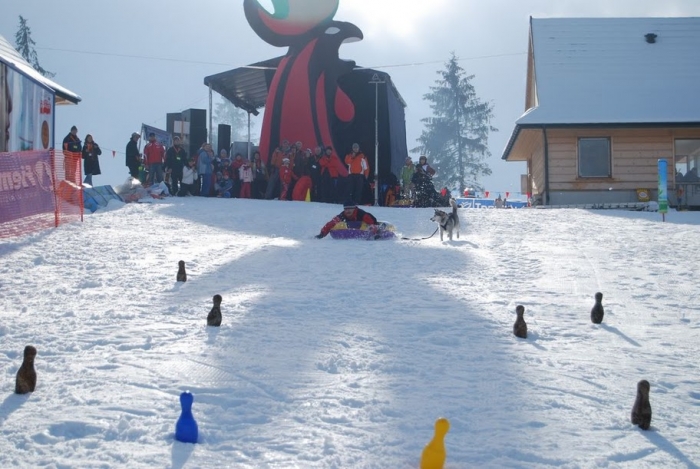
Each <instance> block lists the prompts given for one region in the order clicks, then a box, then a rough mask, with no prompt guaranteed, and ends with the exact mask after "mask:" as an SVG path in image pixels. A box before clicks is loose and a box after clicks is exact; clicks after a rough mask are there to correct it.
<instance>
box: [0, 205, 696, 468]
mask: <svg viewBox="0 0 700 469" xmlns="http://www.w3.org/2000/svg"><path fill="white" fill-rule="evenodd" d="M112 208H113V209H112V210H108V211H104V212H98V213H96V214H93V215H87V216H86V219H85V222H84V223H83V224H75V225H69V226H64V227H61V228H59V229H57V230H51V231H47V232H42V233H39V234H36V235H32V236H29V237H26V238H21V239H16V240H2V241H0V259H2V262H0V372H1V373H2V374H1V376H2V377H1V379H0V385H1V389H2V394H3V396H4V397H0V399H2V402H1V403H0V467H3V468H5V467H46V468H65V467H71V468H72V467H84V468H94V467H104V468H112V467H114V468H116V467H129V468H146V467H148V468H151V467H173V468H199V467H202V468H204V467H235V468H305V469H306V468H338V469H340V468H382V469H387V468H392V469H403V468H417V467H418V462H419V457H420V453H421V450H422V448H423V446H424V445H425V444H426V443H427V442H428V441H429V440H430V438H431V437H432V431H433V423H434V421H435V419H436V418H438V417H440V416H444V417H447V418H448V419H449V420H450V422H451V430H450V432H449V433H448V434H447V437H446V440H445V442H446V446H447V451H448V457H447V463H446V468H449V469H461V468H471V467H474V468H476V467H478V468H501V467H508V468H513V467H522V468H539V467H542V468H544V467H565V468H579V467H581V468H584V467H608V468H616V467H629V468H640V467H641V468H645V467H698V464H700V445H698V444H697V442H698V441H700V429H699V428H698V413H699V412H698V411H699V410H700V408H699V406H700V373H699V372H698V371H699V370H698V351H699V349H700V346H699V345H698V344H700V307H699V306H698V304H700V301H699V300H700V292H699V291H698V289H697V281H696V279H695V278H694V275H693V274H694V272H695V271H696V270H697V262H698V254H697V249H698V246H700V214H696V213H676V212H672V213H670V214H669V216H668V219H669V221H668V222H666V223H661V222H660V215H658V214H651V213H629V212H621V211H608V212H590V211H582V210H556V211H546V210H461V211H460V215H461V218H462V236H461V237H460V239H459V240H455V241H453V242H447V241H445V242H440V240H439V238H438V237H437V235H436V236H435V237H432V238H430V239H428V240H424V241H395V242H392V241H379V242H366V241H334V240H332V239H330V238H326V239H323V240H316V239H314V238H313V235H314V234H316V233H317V232H318V230H319V229H320V227H321V226H322V225H323V224H324V223H325V222H326V221H327V220H328V219H330V218H331V217H332V216H333V215H335V214H336V213H337V212H339V211H340V207H339V206H331V205H322V204H308V203H306V204H305V203H297V202H286V203H285V202H278V201H251V200H220V199H200V198H186V199H168V200H165V201H161V202H156V203H153V204H129V205H124V206H121V205H120V204H116V206H112ZM370 211H371V212H372V213H374V214H375V215H377V217H378V218H379V219H382V220H386V221H390V222H392V223H394V224H395V225H396V226H397V227H399V229H400V230H401V232H402V234H403V236H406V237H409V238H420V237H426V236H428V235H429V234H430V233H432V232H433V230H434V229H435V225H434V224H433V223H432V222H430V221H429V217H430V216H431V215H432V210H431V209H387V208H377V209H373V208H372V209H370ZM180 259H183V260H185V262H186V264H187V270H188V275H189V279H188V281H187V283H185V284H177V283H176V282H175V274H176V272H177V261H178V260H180ZM596 291H601V292H603V294H604V298H603V304H604V306H605V308H606V309H605V319H604V322H603V324H602V325H600V326H595V325H593V324H591V322H590V318H589V313H590V309H591V307H592V306H593V295H594V293H595V292H596ZM217 293H218V294H221V295H222V296H223V299H224V300H223V304H222V310H223V315H224V321H223V324H222V327H221V328H220V329H214V328H207V327H206V325H205V324H206V316H207V313H208V312H209V309H210V308H211V305H212V300H211V299H212V296H213V295H214V294H217ZM517 304H523V305H524V306H525V308H526V311H525V319H526V321H527V322H528V326H529V332H530V335H529V337H528V338H527V339H526V340H521V339H517V338H515V337H514V336H513V335H512V324H513V322H514V320H515V313H514V310H515V306H516V305H517ZM27 344H32V345H35V346H36V347H37V349H38V355H37V358H36V369H37V373H38V385H37V389H36V391H35V392H34V393H33V394H31V395H28V396H18V395H14V394H13V390H14V377H15V373H16V371H17V369H18V367H19V365H20V364H21V360H22V350H23V348H24V346H25V345H27ZM641 379H647V380H649V382H650V383H651V404H652V407H653V411H654V415H653V419H652V428H651V430H650V431H647V432H644V431H642V430H639V429H638V428H637V427H634V426H633V425H632V424H631V423H630V422H629V414H630V410H631V407H632V404H633V403H634V399H635V393H636V383H637V381H639V380H641ZM184 390H190V391H191V392H192V393H193V394H194V398H195V402H194V406H193V412H194V416H195V418H196V419H197V421H198V424H199V429H200V436H199V444H197V445H191V444H184V443H179V442H175V441H174V431H175V421H176V420H177V418H178V416H179V413H180V408H179V400H178V396H179V394H180V393H181V392H182V391H184Z"/></svg>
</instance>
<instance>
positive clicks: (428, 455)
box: [420, 418, 450, 469]
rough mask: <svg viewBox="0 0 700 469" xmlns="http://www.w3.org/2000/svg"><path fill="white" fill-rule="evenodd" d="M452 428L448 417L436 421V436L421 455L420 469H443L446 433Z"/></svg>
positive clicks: (445, 455)
mask: <svg viewBox="0 0 700 469" xmlns="http://www.w3.org/2000/svg"><path fill="white" fill-rule="evenodd" d="M449 430H450V422H449V421H448V420H447V419H446V418H439V419H437V420H436V421H435V436H433V439H432V440H430V443H428V444H427V445H426V446H425V448H423V453H422V454H421V456H420V469H442V467H443V466H444V465H445V458H446V457H447V452H446V451H445V435H446V434H447V432H448V431H449Z"/></svg>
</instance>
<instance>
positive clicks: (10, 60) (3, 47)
mask: <svg viewBox="0 0 700 469" xmlns="http://www.w3.org/2000/svg"><path fill="white" fill-rule="evenodd" d="M0 60H1V61H3V62H5V63H6V64H8V65H10V66H11V67H13V68H14V69H16V70H17V71H19V72H21V73H23V74H24V75H27V76H28V77H29V78H31V79H32V80H34V81H36V82H38V83H41V84H42V85H44V86H46V87H47V88H50V89H52V90H53V91H54V92H55V93H56V104H68V103H72V104H78V102H79V101H80V100H81V98H80V96H78V95H77V94H75V93H73V92H72V91H70V90H68V89H67V88H64V87H62V86H61V85H59V84H58V83H56V82H54V81H53V80H50V79H48V78H46V77H45V76H43V75H42V74H41V73H39V72H37V71H36V70H34V67H32V66H31V65H30V64H29V62H27V61H26V60H24V57H22V56H21V55H20V53H19V52H17V50H16V49H15V48H14V47H13V46H12V44H10V43H9V42H8V41H7V40H6V39H5V38H4V37H2V36H1V35H0Z"/></svg>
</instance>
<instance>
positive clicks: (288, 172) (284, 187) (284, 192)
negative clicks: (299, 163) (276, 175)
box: [280, 158, 297, 200]
mask: <svg viewBox="0 0 700 469" xmlns="http://www.w3.org/2000/svg"><path fill="white" fill-rule="evenodd" d="M296 180H297V175H296V174H294V172H293V171H292V168H291V167H290V163H289V158H284V159H283V160H282V167H281V168H280V186H281V188H280V200H288V196H289V195H291V193H289V185H290V184H291V183H292V181H296Z"/></svg>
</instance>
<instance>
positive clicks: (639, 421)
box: [632, 379, 651, 430]
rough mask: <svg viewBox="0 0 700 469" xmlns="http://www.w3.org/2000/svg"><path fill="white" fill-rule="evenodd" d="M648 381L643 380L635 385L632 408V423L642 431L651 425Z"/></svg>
mask: <svg viewBox="0 0 700 469" xmlns="http://www.w3.org/2000/svg"><path fill="white" fill-rule="evenodd" d="M650 387H651V386H649V381H647V380H645V379H643V380H641V381H640V382H638V383H637V399H636V400H635V401H634V406H632V423H633V424H635V425H639V428H641V429H642V430H649V426H650V425H651V403H649V389H650Z"/></svg>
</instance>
